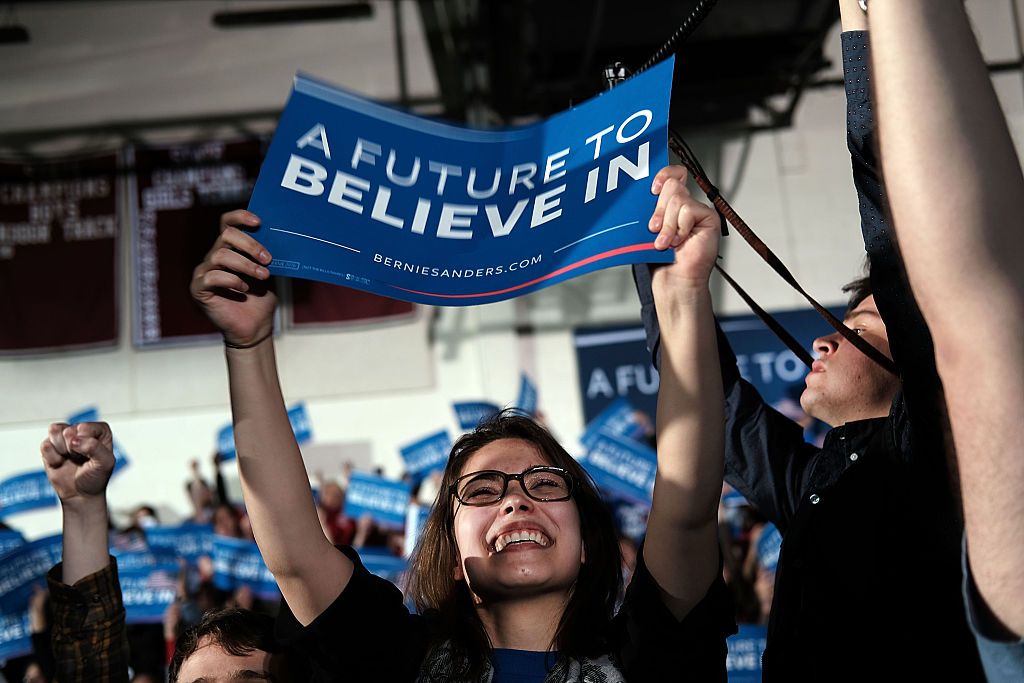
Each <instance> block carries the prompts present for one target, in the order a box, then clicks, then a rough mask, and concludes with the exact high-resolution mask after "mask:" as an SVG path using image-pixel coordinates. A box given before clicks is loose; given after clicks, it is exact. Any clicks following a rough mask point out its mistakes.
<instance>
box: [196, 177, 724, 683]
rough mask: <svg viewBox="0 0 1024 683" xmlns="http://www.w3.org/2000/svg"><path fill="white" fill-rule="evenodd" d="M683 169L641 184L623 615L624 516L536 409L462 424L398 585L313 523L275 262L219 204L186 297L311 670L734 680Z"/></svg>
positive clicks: (694, 224) (706, 226)
mask: <svg viewBox="0 0 1024 683" xmlns="http://www.w3.org/2000/svg"><path fill="white" fill-rule="evenodd" d="M678 175H679V174H678V171H675V170H673V169H665V170H663V171H662V172H660V173H659V174H658V175H657V176H656V177H655V179H654V182H653V184H652V192H653V193H654V194H657V195H659V199H658V206H657V209H656V210H655V213H654V215H653V216H652V219H651V221H650V224H649V228H650V230H651V232H652V233H658V237H657V239H656V240H655V242H654V246H655V248H656V249H659V250H666V249H673V250H674V251H675V257H676V262H675V263H674V264H671V265H666V266H663V267H660V268H658V269H657V270H656V271H655V275H654V278H653V283H654V292H655V297H656V298H657V302H658V315H659V320H660V322H661V329H662V332H663V343H662V373H661V387H660V389H659V395H658V420H657V431H658V469H657V476H656V478H655V484H654V493H653V500H652V505H651V513H650V517H649V519H648V527H647V538H646V543H645V545H644V546H643V549H642V551H641V552H639V553H638V557H637V566H636V569H635V571H634V573H633V577H632V580H631V582H630V585H629V588H628V589H627V591H626V593H625V597H624V598H623V600H622V604H621V606H620V608H619V609H618V611H616V609H615V606H616V602H617V600H618V597H619V594H620V586H621V563H620V557H619V549H618V543H617V540H616V533H615V527H614V524H613V521H612V518H611V515H610V513H609V511H608V509H607V508H606V507H605V506H604V504H603V503H602V501H601V499H600V497H599V495H598V493H597V490H596V489H595V488H594V486H593V483H592V482H591V481H590V479H589V478H588V477H587V475H586V473H585V472H584V471H583V469H582V468H581V467H580V465H579V464H577V462H576V461H575V460H574V459H573V458H572V457H571V456H570V455H569V454H568V453H567V452H566V451H565V449H563V448H562V447H561V446H559V445H558V443H557V441H555V439H554V438H552V437H551V435H550V434H548V432H547V431H546V430H544V429H543V428H542V427H540V426H539V425H537V424H536V423H534V422H533V421H531V420H530V419H529V418H526V417H523V416H520V415H515V414H509V413H504V414H501V415H499V416H498V417H497V418H496V419H494V420H492V421H490V422H487V423H485V424H483V425H481V426H480V427H479V428H478V429H477V430H476V431H474V432H472V433H471V434H467V435H466V436H464V437H462V438H461V439H460V440H459V441H458V442H457V443H456V445H455V447H454V449H453V451H452V453H451V456H450V459H449V462H448V465H447V468H446V471H445V475H444V487H443V488H442V493H441V495H440V496H439V499H438V503H437V504H436V505H435V508H434V510H433V511H432V512H431V515H430V518H429V520H428V522H427V527H426V530H425V533H424V536H423V538H422V539H421V542H420V546H419V549H418V551H417V552H416V555H415V558H414V559H413V562H412V565H411V569H410V585H409V595H410V596H411V597H412V599H413V601H414V603H415V605H416V607H417V610H418V612H419V613H418V614H412V613H410V612H409V610H408V609H407V608H406V606H405V603H404V600H403V596H402V594H401V592H400V591H399V590H398V589H397V588H396V587H395V586H394V585H392V584H390V583H388V582H387V581H385V580H383V579H380V578H378V577H375V576H373V575H371V574H370V573H369V572H368V571H367V570H366V569H365V568H364V567H363V566H362V564H361V562H360V561H359V556H358V555H357V554H356V553H355V552H354V551H353V550H352V549H351V548H345V547H339V548H336V547H334V546H333V545H332V544H331V542H330V541H329V540H328V539H327V538H326V537H325V535H324V533H323V530H322V528H321V526H320V522H319V519H318V517H317V513H316V510H315V508H314V506H313V502H312V500H313V498H312V495H311V491H310V486H309V477H308V475H307V473H306V471H305V468H304V466H303V462H302V455H301V453H300V452H299V448H298V445H297V444H296V442H295V438H294V435H293V433H292V430H291V427H290V425H289V422H288V415H287V411H286V409H285V405H284V400H283V398H282V396H281V388H280V385H279V381H278V376H277V368H276V360H275V356H274V340H273V337H272V335H271V332H272V329H273V324H272V322H273V314H274V309H275V307H276V303H277V302H276V298H275V296H274V294H273V292H272V291H270V290H269V289H268V288H267V287H266V281H267V280H268V278H269V277H270V274H269V272H268V271H267V269H266V267H265V266H266V265H267V264H269V263H270V261H271V256H270V254H268V253H267V251H266V249H264V248H263V247H262V245H260V244H259V243H258V242H256V240H254V239H253V238H252V237H251V236H250V235H249V234H247V232H246V231H247V230H250V229H252V228H254V227H256V226H257V225H258V224H259V218H258V217H257V216H255V215H253V214H251V213H249V212H247V211H234V212H231V213H228V214H225V215H224V216H223V217H222V220H221V231H220V235H219V237H218V238H217V241H216V243H215V244H214V246H213V248H212V249H211V250H210V252H209V253H208V254H207V255H206V258H205V259H204V260H203V262H202V263H201V264H200V265H199V266H198V267H197V268H196V269H195V271H194V274H193V281H192V295H193V297H194V298H195V299H196V301H197V302H198V303H199V304H200V306H201V307H202V308H203V309H204V310H205V312H206V314H207V315H208V317H209V318H210V319H211V321H213V323H214V324H215V325H216V326H217V327H218V329H220V330H221V332H222V333H223V335H224V341H225V354H226V356H227V365H228V377H229V386H230V390H231V408H232V415H233V418H234V427H235V442H236V449H237V453H238V467H239V474H240V475H241V480H242V490H243V493H244V496H245V502H246V508H247V511H248V513H249V517H250V519H251V521H252V527H253V532H254V534H255V536H256V541H257V543H258V544H259V546H260V551H261V553H262V554H263V558H264V561H265V562H266V564H267V567H268V568H269V569H270V571H271V572H273V574H274V577H275V578H276V580H277V583H278V586H279V587H280V588H281V593H282V595H283V596H284V600H285V604H284V605H283V607H282V610H281V616H280V620H279V623H278V634H279V635H280V636H281V637H282V638H283V639H284V640H285V641H286V642H287V643H288V644H290V645H292V646H293V647H295V648H296V650H298V651H299V652H301V653H303V654H304V655H305V656H306V657H307V658H308V660H309V662H310V664H311V667H312V668H313V670H314V672H315V674H316V680H325V681H336V680H358V681H363V680H386V681H406V680H407V681H414V680H416V681H488V682H490V683H503V682H504V681H511V680H515V681H520V682H525V681H529V682H535V683H542V682H544V683H549V682H553V681H584V680H600V681H606V682H609V683H612V682H614V681H654V680H679V679H680V678H684V679H689V680H694V681H723V682H724V681H725V675H726V674H725V655H726V647H725V638H726V636H727V635H728V634H730V633H732V632H734V630H735V623H734V620H733V616H732V605H731V601H730V599H729V596H728V591H727V590H726V588H725V584H724V582H723V581H722V576H721V564H720V559H719V552H718V542H717V520H718V517H717V513H718V499H719V495H720V493H721V484H722V471H723V449H724V445H723V442H724V432H723V428H722V424H723V419H724V417H723V403H724V397H723V392H722V382H721V377H720V376H719V373H718V370H717V368H718V359H717V347H716V344H715V335H714V324H713V315H712V311H711V295H710V291H709V287H708V278H709V276H710V273H711V269H712V266H713V264H714V260H715V258H716V256H717V253H718V236H719V229H720V226H719V223H718V218H717V215H716V214H715V212H714V211H713V210H712V209H710V208H709V207H707V206H705V205H703V204H700V203H699V202H697V201H695V200H694V199H693V198H692V197H690V196H689V194H688V193H687V192H686V190H685V185H684V184H683V182H682V181H681V179H680V178H679V177H678Z"/></svg>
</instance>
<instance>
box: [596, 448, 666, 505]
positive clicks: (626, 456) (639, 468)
mask: <svg viewBox="0 0 1024 683" xmlns="http://www.w3.org/2000/svg"><path fill="white" fill-rule="evenodd" d="M583 467H584V468H586V470H587V472H589V473H590V476H591V477H593V479H594V483H595V484H597V486H598V488H600V489H602V490H603V491H605V492H606V493H608V494H611V495H613V496H617V497H619V498H624V499H626V500H628V501H630V502H633V503H641V504H648V505H649V504H650V502H651V494H652V493H653V491H654V476H655V474H657V471H658V457H657V454H656V453H655V452H654V449H652V448H648V447H647V446H645V445H643V444H641V443H637V442H636V441H631V440H628V439H623V438H621V437H617V436H612V435H610V434H598V435H597V438H596V439H594V445H593V446H592V447H591V448H590V450H589V451H588V452H587V457H586V458H584V459H583Z"/></svg>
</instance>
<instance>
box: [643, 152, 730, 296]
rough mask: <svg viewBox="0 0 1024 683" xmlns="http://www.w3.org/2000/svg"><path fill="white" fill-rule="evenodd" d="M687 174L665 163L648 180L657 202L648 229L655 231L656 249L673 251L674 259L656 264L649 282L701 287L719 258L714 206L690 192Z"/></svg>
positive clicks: (719, 230) (719, 223) (718, 227)
mask: <svg viewBox="0 0 1024 683" xmlns="http://www.w3.org/2000/svg"><path fill="white" fill-rule="evenodd" d="M686 178H687V173H686V169H685V168H684V167H682V166H666V167H665V168H663V169H661V170H660V171H658V173H657V175H655V176H654V181H653V182H652V183H651V191H652V192H653V193H654V194H656V195H658V205H657V207H656V208H655V209H654V214H653V215H652V216H651V220H650V223H649V224H648V229H649V230H650V231H651V232H656V233H658V236H657V237H656V238H655V240H654V245H655V247H656V248H657V249H658V250H659V251H660V250H665V249H675V251H676V262H675V263H674V264H669V265H666V266H663V267H661V268H657V269H656V270H655V271H654V273H655V274H654V279H653V282H652V284H658V283H659V281H661V282H669V281H671V282H675V283H677V284H678V285H680V286H686V285H689V286H694V287H700V288H704V287H707V284H708V278H709V277H710V276H711V270H712V269H713V268H714V266H715V259H716V258H718V240H719V237H720V234H721V221H720V219H719V218H718V214H717V213H716V212H715V210H714V209H712V208H711V207H710V206H708V205H706V204H703V203H701V202H699V201H697V200H696V199H695V198H694V197H693V196H692V195H691V194H690V192H689V190H687V189H686Z"/></svg>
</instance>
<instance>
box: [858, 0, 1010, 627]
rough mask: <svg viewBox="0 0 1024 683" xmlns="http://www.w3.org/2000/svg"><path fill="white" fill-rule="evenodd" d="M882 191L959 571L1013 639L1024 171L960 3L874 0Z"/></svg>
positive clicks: (871, 17) (872, 21)
mask: <svg viewBox="0 0 1024 683" xmlns="http://www.w3.org/2000/svg"><path fill="white" fill-rule="evenodd" d="M870 7H871V10H870V12H869V15H868V19H869V24H870V29H871V41H872V52H873V70H874V82H875V87H876V104H877V111H878V114H879V127H880V140H881V145H880V146H881V154H882V162H883V170H884V173H885V176H886V186H887V188H888V194H889V196H890V198H891V199H890V203H891V209H892V214H893V219H894V225H895V229H896V232H897V236H898V238H899V241H900V245H901V247H902V252H903V257H904V260H905V262H906V268H907V273H908V276H909V278H910V282H911V285H912V287H913V290H914V293H915V295H916V297H917V299H918V302H919V303H920V307H921V311H922V313H923V314H924V317H925V319H926V320H927V322H928V325H929V327H930V328H931V332H932V336H933V338H934V342H935V352H936V363H937V366H938V370H939V374H940V376H941V378H942V381H943V384H944V386H945V390H946V399H947V403H948V406H949V416H950V422H951V424H952V428H953V438H954V442H955V445H956V450H957V460H958V464H959V469H960V477H961V486H962V490H963V501H964V514H965V522H966V531H967V540H968V545H969V548H970V561H971V569H972V573H973V574H974V577H975V580H976V583H977V585H978V589H979V591H980V593H981V595H982V597H983V598H984V599H985V601H986V602H987V603H988V606H989V607H990V609H991V610H992V612H993V613H994V614H995V616H996V617H997V618H998V619H999V620H1001V621H1002V623H1003V624H1004V625H1005V626H1006V627H1007V628H1008V629H1009V630H1010V631H1012V632H1014V633H1015V634H1016V635H1017V636H1021V635H1024V602H1022V601H1021V600H1020V596H1021V595H1024V572H1021V571H1020V567H1021V566H1022V565H1024V526H1022V525H1021V524H1020V520H1021V519H1022V518H1024V496H1022V495H1021V491H1024V459H1022V458H1021V457H1020V456H1019V443H1018V439H1016V438H1015V434H1016V428H1017V427H1018V426H1019V425H1020V424H1022V423H1024V403H1022V402H1021V400H1020V397H1021V391H1022V387H1024V338H1022V335H1021V330H1022V329H1024V268H1022V266H1021V265H1020V256H1021V254H1022V253H1024V233H1022V232H1021V230H1020V225H1019V221H1020V220H1021V218H1020V217H1021V216H1022V215H1024V177H1022V175H1021V169H1020V163H1019V161H1018V159H1017V157H1016V155H1015V153H1014V147H1013V143H1012V140H1011V137H1010V134H1009V131H1008V129H1007V125H1006V121H1005V118H1004V117H1003V114H1002V111H1001V110H1000V108H999V103H998V101H997V99H996V96H995V92H994V91H993V89H992V85H991V81H990V80H989V76H988V72H987V70H986V68H985V66H984V62H983V60H982V58H981V55H980V53H979V51H978V47H977V43H976V42H975V39H974V35H973V33H972V32H971V28H970V24H969V22H968V19H967V16H966V13H965V12H964V9H963V7H962V4H961V2H960V1H959V0H899V1H898V2H897V1H894V0H873V1H872V3H871V5H870Z"/></svg>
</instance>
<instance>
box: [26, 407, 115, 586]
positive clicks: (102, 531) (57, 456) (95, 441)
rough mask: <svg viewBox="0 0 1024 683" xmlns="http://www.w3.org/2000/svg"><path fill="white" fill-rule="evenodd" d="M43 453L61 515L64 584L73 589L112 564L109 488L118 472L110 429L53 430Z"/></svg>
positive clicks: (97, 426) (60, 425)
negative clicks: (108, 503)
mask: <svg viewBox="0 0 1024 683" xmlns="http://www.w3.org/2000/svg"><path fill="white" fill-rule="evenodd" d="M40 452H41V454H42V456H43V465H44V466H45V469H46V476H47V478H48V479H49V480H50V484H51V485H52V486H53V489H54V491H56V492H57V497H58V498H59V499H60V507H61V513H62V515H63V526H62V530H63V536H62V538H63V546H64V547H63V560H62V565H63V573H62V575H61V580H62V581H63V582H64V583H65V584H67V585H69V586H73V585H74V584H76V583H77V582H78V581H80V580H81V579H83V578H85V577H86V576H89V575H90V574H95V573H96V572H98V571H100V570H101V569H103V568H105V567H106V566H107V565H109V564H110V554H109V552H108V550H107V482H108V481H109V480H110V475H111V473H113V471H114V452H113V438H112V436H111V434H110V427H108V426H107V425H106V423H103V422H86V423H83V424H78V425H67V424H64V423H55V424H52V425H50V430H49V433H48V434H47V437H46V440H45V441H43V443H42V445H41V446H40Z"/></svg>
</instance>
